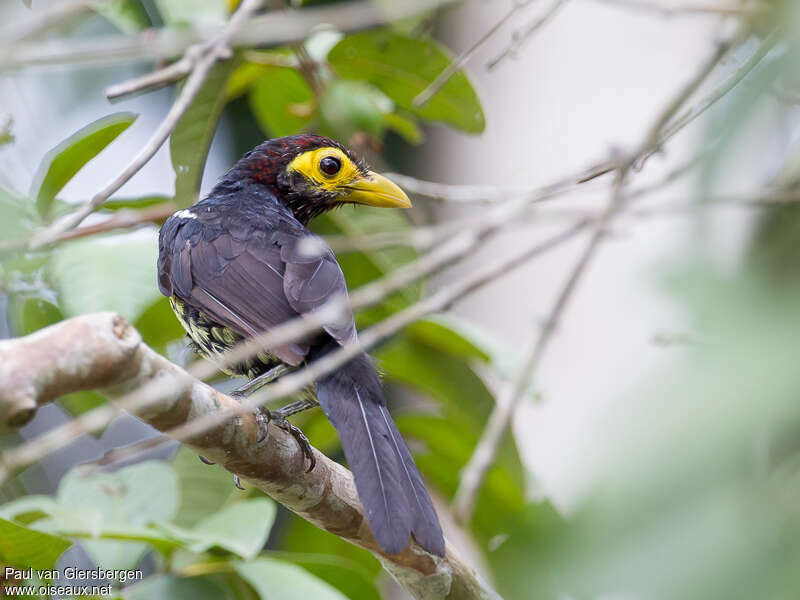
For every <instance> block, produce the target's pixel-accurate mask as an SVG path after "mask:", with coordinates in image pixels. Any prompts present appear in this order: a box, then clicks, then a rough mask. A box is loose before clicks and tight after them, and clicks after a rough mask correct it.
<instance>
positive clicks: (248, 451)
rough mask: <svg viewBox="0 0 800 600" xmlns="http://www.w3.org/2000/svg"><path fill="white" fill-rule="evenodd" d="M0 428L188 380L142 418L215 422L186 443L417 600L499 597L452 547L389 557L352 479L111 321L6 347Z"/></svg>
mask: <svg viewBox="0 0 800 600" xmlns="http://www.w3.org/2000/svg"><path fill="white" fill-rule="evenodd" d="M0 371H2V377H0V420H2V423H3V424H4V425H8V424H12V425H13V424H16V425H19V424H20V423H21V422H23V421H24V420H25V419H26V418H30V416H31V414H32V413H33V412H34V411H35V410H36V408H38V406H41V405H43V404H45V403H47V402H49V401H51V400H52V399H53V398H55V397H56V396H57V395H58V394H59V393H60V392H62V391H67V390H79V389H93V388H95V387H97V386H102V387H104V388H105V389H106V392H107V393H108V394H110V395H111V396H115V395H118V394H119V393H121V390H125V389H128V388H131V387H138V388H146V387H149V386H151V385H153V384H155V385H159V384H160V383H162V382H163V381H166V380H172V381H179V382H181V383H180V385H178V386H175V387H173V388H172V389H171V390H169V391H165V393H164V394H163V395H162V398H161V399H160V401H159V402H157V403H153V404H151V405H150V406H149V407H148V410H147V411H146V412H144V413H140V414H139V415H138V416H139V418H141V419H142V420H144V421H145V422H147V423H149V424H150V425H152V426H153V427H155V428H156V429H159V430H161V431H174V430H175V429H176V428H177V427H180V424H181V423H188V422H198V421H200V420H204V419H206V418H208V417H215V418H214V419H213V420H214V421H215V425H214V427H213V428H209V429H206V430H205V431H204V433H203V435H198V436H195V437H193V438H192V439H191V440H190V441H188V445H189V446H190V447H191V448H192V449H193V450H194V451H195V452H197V453H198V454H201V455H203V456H206V457H208V458H210V459H212V460H214V461H216V462H218V463H219V464H221V465H222V466H223V467H225V468H226V469H228V470H229V471H231V472H233V473H236V474H238V475H240V476H242V477H244V478H246V479H247V480H248V481H249V482H250V483H251V484H253V485H255V486H257V487H258V488H260V489H261V490H263V491H264V492H266V493H267V494H269V495H270V496H272V497H273V498H275V500H277V501H278V502H280V503H282V504H283V505H284V506H286V507H287V508H289V509H290V510H292V511H293V512H295V513H297V514H298V515H299V516H301V517H302V518H304V519H306V520H308V521H310V522H311V523H313V524H314V525H316V526H317V527H320V528H322V529H326V530H328V531H331V532H332V533H334V534H335V535H338V536H340V537H342V538H344V539H346V540H347V541H349V542H351V543H353V544H355V545H357V546H360V547H362V548H365V549H367V550H369V551H370V552H372V553H373V554H374V555H375V556H376V557H377V558H379V559H380V561H381V563H382V565H383V566H384V568H385V569H386V570H387V571H388V572H389V573H390V574H391V575H392V576H393V577H394V578H395V579H396V580H397V581H398V583H400V585H402V586H403V587H404V588H405V589H406V590H407V591H408V592H409V593H410V594H411V595H412V596H413V597H415V598H418V599H420V600H422V599H425V600H427V599H450V600H457V599H459V600H481V599H487V598H488V599H494V598H497V596H496V594H495V593H494V592H493V591H492V589H491V588H490V587H489V586H488V585H486V584H485V583H484V582H483V581H482V580H481V579H480V577H479V576H478V575H477V574H476V573H475V571H474V570H473V569H472V568H470V567H469V566H468V565H466V564H465V563H464V562H463V561H462V560H461V559H460V558H459V557H458V555H457V554H456V553H455V551H454V549H453V547H452V546H451V545H449V544H448V545H447V547H446V554H445V556H444V558H438V557H436V556H433V555H431V554H428V553H427V552H425V551H424V550H423V549H422V548H420V547H419V546H418V545H417V544H416V543H415V542H414V541H413V540H409V541H410V543H409V545H408V546H407V547H406V548H405V550H403V551H402V552H400V553H398V554H392V555H390V554H386V553H385V552H383V551H382V550H381V549H380V548H379V547H378V545H377V543H376V542H375V539H374V537H373V536H372V532H371V531H370V529H369V526H368V525H367V522H366V519H365V516H364V511H363V508H362V506H361V503H360V501H359V499H358V495H357V492H356V488H355V484H354V482H353V478H352V475H351V474H350V472H349V471H348V470H347V469H345V468H344V467H342V466H341V465H339V464H337V463H335V462H334V461H332V460H330V459H329V458H327V457H326V456H325V455H323V454H322V453H320V452H319V451H317V450H312V451H313V452H314V458H315V460H316V465H315V467H314V469H313V470H312V471H311V472H310V473H306V472H305V469H304V468H303V465H304V459H305V457H304V453H303V451H302V450H301V449H300V448H299V446H298V444H297V443H296V441H295V440H294V439H293V438H292V437H291V435H289V434H287V433H286V432H285V431H283V430H282V429H279V428H275V427H270V435H268V436H266V438H265V439H259V438H260V436H259V425H258V420H257V416H256V413H255V412H254V411H253V410H252V409H251V410H242V407H241V406H239V404H238V403H237V402H236V400H234V399H233V398H230V397H229V396H226V395H224V394H222V393H220V392H218V391H216V390H214V389H213V388H211V387H209V386H207V385H205V384H203V383H201V382H199V381H197V380H193V379H192V378H190V377H189V375H188V374H187V373H186V372H184V371H182V370H181V369H180V368H179V367H178V366H176V365H174V364H172V363H170V362H169V361H168V360H167V359H165V358H164V357H163V356H161V355H159V354H158V353H156V352H155V351H153V350H152V349H151V348H149V347H148V346H146V345H145V344H144V343H143V342H142V340H141V337H140V336H139V334H138V332H137V331H136V330H135V329H134V328H133V327H131V326H130V325H129V324H128V323H127V322H125V321H124V320H123V319H122V318H120V317H119V316H117V315H114V314H113V313H96V314H91V315H84V316H82V317H76V318H73V319H69V320H67V321H62V322H61V323H58V324H56V325H53V326H51V327H48V328H46V329H43V330H40V331H38V332H36V333H34V334H32V335H30V336H27V337H24V338H20V339H16V340H7V341H3V342H0Z"/></svg>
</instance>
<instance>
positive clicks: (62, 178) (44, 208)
mask: <svg viewBox="0 0 800 600" xmlns="http://www.w3.org/2000/svg"><path fill="white" fill-rule="evenodd" d="M137 116H138V115H135V114H134V113H130V112H120V113H114V114H113V115H108V116H107V117H103V118H102V119H98V120H97V121H95V122H94V123H90V124H89V125H87V126H86V127H83V128H82V129H79V130H78V131H76V132H75V133H74V134H72V135H71V136H70V137H68V138H67V139H66V140H64V141H63V142H61V143H60V144H58V146H56V147H55V148H53V149H52V150H50V151H49V152H48V153H47V154H46V155H45V157H44V158H43V159H42V162H41V163H40V164H39V169H38V170H37V171H36V175H34V178H33V185H32V186H31V194H30V195H31V197H34V198H36V208H37V209H38V211H39V214H40V215H41V216H42V217H43V218H44V219H49V218H50V216H51V211H52V204H53V200H54V199H55V197H56V194H58V193H59V192H60V191H61V189H62V188H63V187H64V186H65V185H66V184H67V182H68V181H69V180H70V179H72V178H73V177H74V176H75V174H76V173H77V172H78V171H80V170H81V169H82V168H83V166H84V165H85V164H86V163H87V162H89V161H90V160H92V159H93V158H94V157H95V156H97V155H98V154H99V153H100V152H101V151H102V150H103V149H104V148H105V147H106V146H108V145H109V144H110V143H111V142H113V141H114V140H115V139H116V138H117V136H118V135H119V134H121V133H122V132H123V131H125V130H126V129H127V128H128V127H130V126H131V124H132V123H133V122H134V121H135V120H136V117H137Z"/></svg>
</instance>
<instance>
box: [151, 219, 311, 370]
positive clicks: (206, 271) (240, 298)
mask: <svg viewBox="0 0 800 600" xmlns="http://www.w3.org/2000/svg"><path fill="white" fill-rule="evenodd" d="M172 246H173V247H172V255H171V257H170V259H169V260H168V261H164V265H163V268H162V273H161V275H160V277H161V278H163V277H164V276H165V275H166V276H167V277H168V278H169V281H168V283H169V286H168V287H169V288H171V290H172V293H174V294H176V295H177V296H178V297H179V298H180V299H181V300H183V301H184V302H185V303H187V304H188V305H189V306H191V307H193V308H195V309H197V310H199V311H200V312H201V313H203V314H206V315H208V316H209V317H211V318H212V319H213V320H214V321H216V322H218V323H220V324H221V325H224V326H226V327H229V328H230V329H232V330H233V331H236V332H237V333H239V334H240V335H242V336H243V337H252V336H254V335H257V334H259V333H261V332H263V331H268V330H270V329H272V328H274V327H276V326H277V325H280V324H282V323H285V322H286V321H289V320H291V319H293V318H295V317H297V316H298V312H297V310H296V309H295V308H293V307H292V306H291V305H290V303H289V302H288V300H287V298H286V295H285V293H284V272H283V271H284V266H285V265H284V262H283V260H282V259H281V248H280V247H279V246H277V245H276V244H275V242H274V241H272V240H271V239H270V236H269V234H266V233H263V232H259V233H258V235H254V236H252V237H251V238H250V239H248V240H247V242H246V243H244V242H242V241H239V240H237V239H235V238H234V237H233V236H231V235H230V234H229V233H219V234H218V235H216V236H209V235H193V236H190V237H184V236H181V235H177V236H176V237H175V240H174V243H173V245H172ZM163 287H165V286H162V289H163ZM309 347H310V344H309V343H308V342H307V341H301V342H295V343H287V344H283V345H281V346H277V347H273V348H269V351H270V352H271V353H272V354H274V355H275V356H277V357H278V358H280V359H281V360H282V361H284V362H285V363H288V364H290V365H298V364H300V363H301V362H303V360H304V359H305V357H306V355H307V354H308V351H309Z"/></svg>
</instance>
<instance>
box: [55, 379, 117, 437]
mask: <svg viewBox="0 0 800 600" xmlns="http://www.w3.org/2000/svg"><path fill="white" fill-rule="evenodd" d="M58 403H59V404H60V405H61V406H62V407H64V410H66V411H67V412H68V413H69V414H71V415H72V416H73V417H77V416H80V415H82V414H83V413H85V412H89V411H90V410H92V409H94V408H97V407H98V406H101V405H103V404H105V403H106V398H105V396H103V395H102V394H101V393H99V392H95V391H94V390H82V391H80V392H72V393H71V394H67V395H66V396H61V397H60V398H59V399H58ZM95 435H99V434H98V433H96V434H95Z"/></svg>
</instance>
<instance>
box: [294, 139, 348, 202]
mask: <svg viewBox="0 0 800 600" xmlns="http://www.w3.org/2000/svg"><path fill="white" fill-rule="evenodd" d="M326 159H334V160H335V161H338V164H339V165H340V167H339V170H338V171H337V172H336V173H333V174H328V173H326V172H325V171H323V165H330V164H334V163H331V161H330V160H327V161H326ZM288 170H289V171H297V172H298V173H302V174H303V175H305V177H306V178H307V179H310V180H311V181H313V182H314V183H315V184H316V185H318V186H319V187H321V188H323V189H325V190H327V191H330V192H335V191H337V188H341V187H342V186H346V185H347V184H349V183H351V182H353V181H355V180H357V179H360V178H361V177H362V174H361V172H360V171H359V170H358V167H357V166H356V164H355V163H354V162H353V161H352V160H350V158H349V157H348V156H347V154H345V153H344V152H342V151H341V150H339V148H334V147H326V148H317V149H316V150H309V151H308V152H303V153H302V154H300V155H298V156H297V157H296V158H295V159H294V160H293V161H292V162H290V163H289V166H288Z"/></svg>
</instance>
